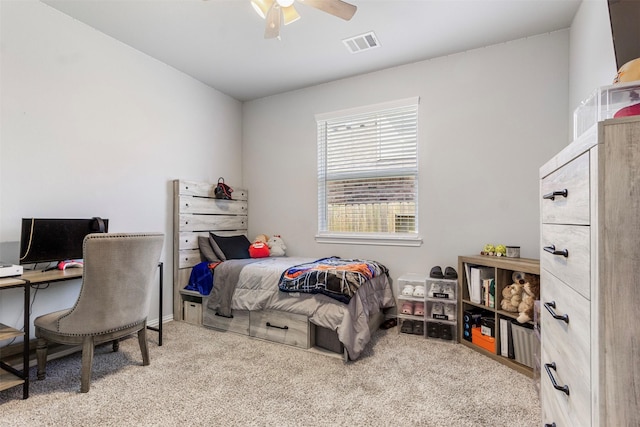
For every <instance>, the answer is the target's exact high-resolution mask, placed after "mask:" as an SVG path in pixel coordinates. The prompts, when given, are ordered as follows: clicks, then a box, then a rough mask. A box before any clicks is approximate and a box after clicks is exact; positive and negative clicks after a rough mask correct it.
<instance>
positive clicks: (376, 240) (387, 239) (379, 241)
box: [316, 233, 422, 247]
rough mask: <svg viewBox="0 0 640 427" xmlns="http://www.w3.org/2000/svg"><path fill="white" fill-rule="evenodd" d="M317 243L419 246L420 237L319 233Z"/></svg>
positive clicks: (420, 242) (420, 243)
mask: <svg viewBox="0 0 640 427" xmlns="http://www.w3.org/2000/svg"><path fill="white" fill-rule="evenodd" d="M316 242H317V243H341V244H349V245H381V246H413V247H417V246H421V245H422V237H420V236H417V235H399V236H387V235H380V234H378V235H367V234H355V233H345V234H319V235H316Z"/></svg>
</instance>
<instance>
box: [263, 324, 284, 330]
mask: <svg viewBox="0 0 640 427" xmlns="http://www.w3.org/2000/svg"><path fill="white" fill-rule="evenodd" d="M267 328H277V329H285V330H286V329H289V327H288V326H287V325H284V326H276V325H272V324H271V323H270V322H267Z"/></svg>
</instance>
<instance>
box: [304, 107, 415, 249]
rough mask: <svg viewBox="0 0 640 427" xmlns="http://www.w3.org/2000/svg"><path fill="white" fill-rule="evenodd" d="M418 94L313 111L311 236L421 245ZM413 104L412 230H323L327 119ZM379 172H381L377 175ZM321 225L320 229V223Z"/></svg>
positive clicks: (336, 240)
mask: <svg viewBox="0 0 640 427" xmlns="http://www.w3.org/2000/svg"><path fill="white" fill-rule="evenodd" d="M419 103H420V98H419V97H411V98H405V99H399V100H395V101H389V102H383V103H378V104H373V105H367V106H363V107H356V108H349V109H344V110H339V111H334V112H330V113H321V114H316V115H315V119H316V129H317V130H316V136H317V155H318V158H317V161H318V163H317V172H318V217H317V233H316V236H315V240H316V242H318V243H342V244H361V245H386V246H420V245H422V237H421V236H420V233H419V231H420V229H419V221H418V212H419V203H418V199H419V198H418V184H419V165H418V160H419V156H418V152H419V144H418V121H419V111H418V107H419ZM412 106H415V107H416V152H415V157H416V171H415V199H414V203H415V226H416V230H415V232H412V233H395V232H393V233H392V232H388V233H382V232H370V233H368V232H366V233H357V232H334V231H327V230H326V227H327V217H326V215H327V208H328V207H327V191H326V186H325V183H326V175H327V165H326V151H327V136H326V131H327V126H326V122H327V121H332V120H336V119H343V118H348V117H351V116H362V115H367V114H376V113H380V112H384V111H388V110H393V109H397V108H405V107H412ZM381 176H383V175H381ZM323 226H324V228H325V229H324V230H323V229H322V227H323Z"/></svg>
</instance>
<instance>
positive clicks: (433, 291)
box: [429, 282, 442, 298]
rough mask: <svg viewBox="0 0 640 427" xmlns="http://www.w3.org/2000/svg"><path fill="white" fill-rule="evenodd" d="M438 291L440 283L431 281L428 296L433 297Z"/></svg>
mask: <svg viewBox="0 0 640 427" xmlns="http://www.w3.org/2000/svg"><path fill="white" fill-rule="evenodd" d="M440 292H442V287H441V286H440V283H438V282H433V283H431V287H430V288H429V297H430V298H433V297H435V294H439V293H440Z"/></svg>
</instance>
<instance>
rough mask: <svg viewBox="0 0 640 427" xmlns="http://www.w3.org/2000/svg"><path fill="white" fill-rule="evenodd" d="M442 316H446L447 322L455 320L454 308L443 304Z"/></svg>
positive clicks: (451, 305)
mask: <svg viewBox="0 0 640 427" xmlns="http://www.w3.org/2000/svg"><path fill="white" fill-rule="evenodd" d="M444 315H445V316H447V320H456V306H455V305H453V304H444Z"/></svg>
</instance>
